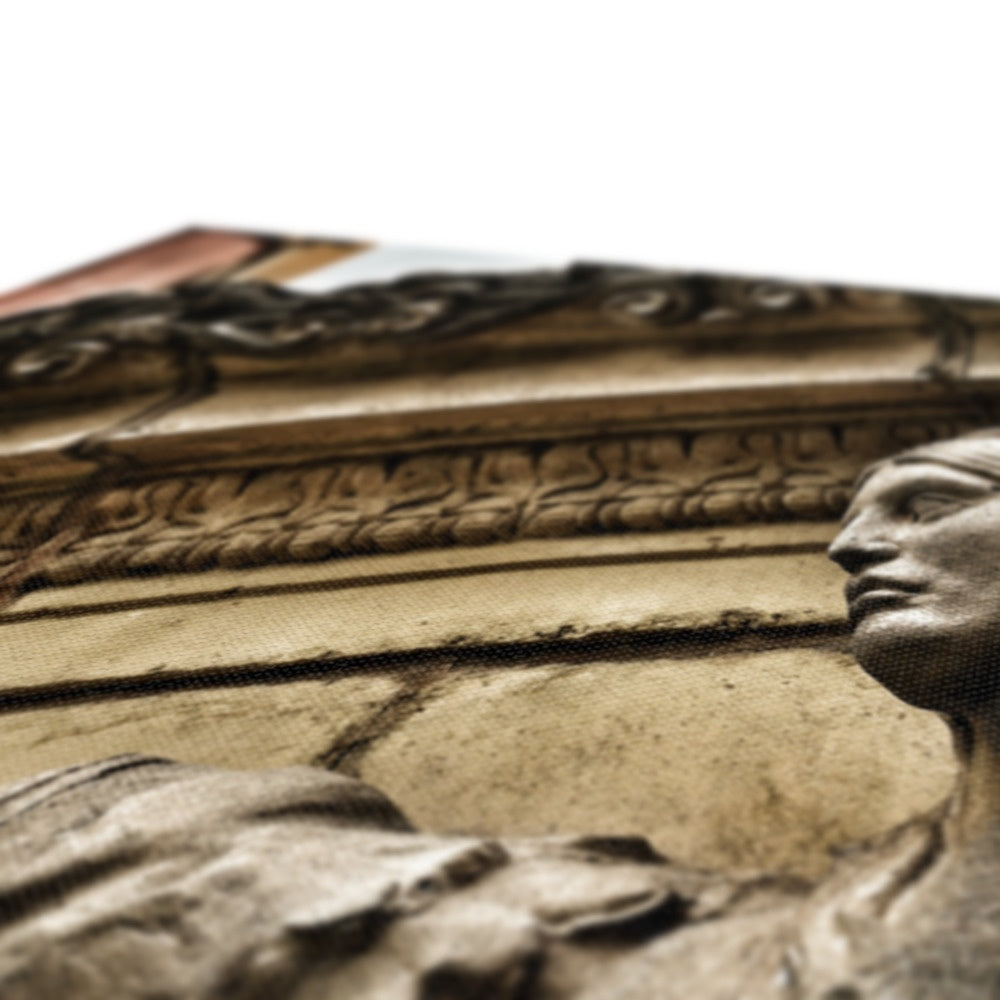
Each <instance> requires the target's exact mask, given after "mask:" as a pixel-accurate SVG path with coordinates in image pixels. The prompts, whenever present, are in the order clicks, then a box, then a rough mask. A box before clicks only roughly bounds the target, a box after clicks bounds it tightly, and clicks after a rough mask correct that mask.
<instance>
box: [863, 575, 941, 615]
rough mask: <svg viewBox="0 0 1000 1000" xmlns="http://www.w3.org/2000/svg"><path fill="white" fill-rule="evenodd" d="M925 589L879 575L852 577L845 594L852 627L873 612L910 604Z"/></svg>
mask: <svg viewBox="0 0 1000 1000" xmlns="http://www.w3.org/2000/svg"><path fill="white" fill-rule="evenodd" d="M923 589H924V588H923V587H922V586H920V585H919V584H915V583H909V582H908V581H906V580H895V579H892V578H891V577H886V576H881V575H880V574H877V573H862V574H861V575H860V576H855V577H851V579H850V580H849V581H848V583H847V586H846V587H845V588H844V593H845V595H846V597H847V613H848V617H849V618H850V621H851V624H852V625H857V623H858V622H859V621H861V619H862V618H864V617H865V616H866V615H869V614H871V613H872V612H875V611H879V610H882V609H885V608H896V607H900V606H902V605H905V604H908V603H909V601H910V599H911V598H912V597H913V595H914V594H918V593H920V592H921V591H922V590H923Z"/></svg>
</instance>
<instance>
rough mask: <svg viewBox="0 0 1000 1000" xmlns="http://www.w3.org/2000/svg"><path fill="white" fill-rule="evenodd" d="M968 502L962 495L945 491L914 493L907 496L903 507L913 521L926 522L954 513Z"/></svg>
mask: <svg viewBox="0 0 1000 1000" xmlns="http://www.w3.org/2000/svg"><path fill="white" fill-rule="evenodd" d="M966 503H967V501H965V500H963V499H962V498H960V497H956V496H948V495H947V494H944V493H914V494H913V495H912V496H910V497H907V498H906V500H905V501H904V504H903V509H904V511H905V513H906V514H907V515H908V516H909V518H910V520H911V521H914V522H918V523H926V522H928V521H937V520H939V519H940V518H942V517H947V516H948V515H949V514H954V513H955V512H956V511H957V510H961V509H962V508H963V507H965V506H966Z"/></svg>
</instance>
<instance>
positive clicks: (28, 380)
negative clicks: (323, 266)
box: [0, 265, 906, 387]
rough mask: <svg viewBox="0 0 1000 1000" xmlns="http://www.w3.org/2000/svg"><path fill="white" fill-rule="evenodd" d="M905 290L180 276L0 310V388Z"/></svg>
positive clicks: (558, 276) (878, 302)
mask: <svg viewBox="0 0 1000 1000" xmlns="http://www.w3.org/2000/svg"><path fill="white" fill-rule="evenodd" d="M905 301H906V297H905V296H902V295H899V294H896V293H886V292H864V291H859V290H857V289H846V288H837V287H833V286H821V285H800V284H793V283H788V282H776V281H761V280H742V279H727V278H719V277H716V276H707V275H698V274H677V273H670V272H663V271H652V270H645V269H640V268H623V267H602V266H597V265H576V266H574V267H570V268H567V269H566V270H563V271H539V272H527V273H521V274H481V275H453V274H451V275H444V274H426V275H415V276H410V277H406V278H403V279H400V280H398V281H394V282H391V283H385V284H371V285H361V286H357V287H354V288H347V289H342V290H338V291H334V292H331V293H327V294H319V295H311V294H304V293H300V292H295V291H292V290H290V289H286V288H281V287H278V286H275V285H267V284H263V283H249V282H248V283H244V284H235V283H223V284H216V285H211V284H187V285H180V286H177V287H175V288H173V289H170V290H169V291H166V292H162V293H157V294H119V295H110V296H102V297H99V298H94V299H89V300H84V301H81V302H76V303H73V304H71V305H68V306H63V307H60V308H56V309H48V310H42V311H38V312H32V313H26V314H22V315H18V316H14V317H11V318H9V319H6V320H4V321H2V322H0V387H3V386H7V387H13V386H19V385H39V384H46V383H50V382H60V381H69V380H73V379H76V378H78V377H81V376H83V375H84V374H85V373H86V372H88V371H90V370H91V369H93V368H94V367H95V366H99V365H101V364H103V363H108V362H110V361H112V360H113V359H114V357H115V356H116V354H119V353H120V352H121V351H122V350H123V349H125V348H140V349H145V350H153V351H155V352H162V353H163V354H164V355H165V356H167V357H178V356H181V357H183V356H186V355H197V356H199V357H201V358H202V359H203V360H208V359H211V358H213V357H221V356H227V355H243V356H250V357H258V358H267V357H271V356H274V357H286V356H294V355H297V354H303V353H308V352H309V351H310V350H312V349H314V348H317V347H320V346H322V345H324V344H330V343H335V342H340V341H361V342H370V341H379V340H382V341H385V340H399V339H404V338H411V337H420V338H421V339H431V338H435V339H444V338H453V337H460V336H463V335H466V334H469V333H472V332H475V331H477V330H481V329H484V328H487V327H491V326H497V325H499V324H502V323H506V322H510V321H513V320H517V319H521V318H524V317H526V316H530V315H533V314H535V313H538V312H543V311H545V310H550V309H554V308H556V307H559V306H563V305H567V304H570V303H572V304H575V305H578V306H581V307H584V308H590V309H593V310H595V311H596V312H597V313H599V314H601V315H603V316H604V317H605V318H606V319H608V320H610V321H612V322H621V323H626V324H636V323H638V324H642V325H645V326H648V327H652V328H664V329H668V328H671V327H675V326H678V325H680V324H691V323H693V324H696V325H697V324H703V325H710V324H711V323H713V322H718V321H720V320H731V319H744V318H753V317H755V316H775V315H787V316H794V315H798V314H817V313H822V312H824V311H825V310H829V309H830V308H832V307H834V306H841V307H847V308H855V309H857V308H864V309H872V308H875V309H898V308H899V307H900V305H901V304H903V303H905Z"/></svg>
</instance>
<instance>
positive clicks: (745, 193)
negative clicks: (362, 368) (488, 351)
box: [0, 0, 1000, 295]
mask: <svg viewBox="0 0 1000 1000" xmlns="http://www.w3.org/2000/svg"><path fill="white" fill-rule="evenodd" d="M994 11H997V13H994ZM0 30H2V34H3V57H2V60H0V95H2V96H0V101H2V105H0V107H2V115H0V179H2V182H3V183H2V185H0V192H2V195H0V198H2V201H0V289H7V288H10V287H13V286H16V285H18V284H19V283H23V282H27V281H30V280H33V279H35V278H39V277H42V276H44V275H46V274H48V273H50V272H53V271H56V270H59V269H61V268H64V267H67V266H70V265H74V264H77V263H80V262H84V261H87V260H88V259H92V258H94V257H97V256H99V255H102V254H104V253H107V252H109V251H113V250H116V249H120V248H122V247H124V246H127V245H129V244H131V243H134V242H137V241H141V240H144V239H147V238H149V237H152V236H156V235H159V234H162V233H164V232H166V231H170V230H173V229H175V228H178V227H179V226H181V225H185V224H189V223H205V224H216V225H221V226H235V227H244V228H253V229H264V230H276V231H292V232H300V233H316V234H329V235H345V236H365V237H374V238H377V239H380V240H383V241H390V242H395V243H403V244H437V245H441V246H444V247H467V248H469V249H471V250H480V251H497V252H503V253H510V254H517V255H523V256H528V257H533V258H541V259H545V260H553V261H561V260H568V259H589V260H598V259H603V260H619V261H625V262H643V263H652V264H662V265H668V266H674V267H697V268H715V269H719V270H724V271H730V272H744V273H757V274H768V275H786V276H791V277H816V278H828V279H836V280H846V281H857V282H864V283H868V284H876V285H888V286H911V287H922V288H927V289H948V290H954V291H968V292H974V293H976V292H978V293H992V294H996V295H1000V259H998V249H997V234H998V233H1000V170H998V168H1000V156H998V148H1000V141H998V138H997V135H998V132H1000V122H998V119H1000V100H998V99H1000V86H998V84H1000V7H998V6H997V5H995V4H993V3H991V2H981V3H969V2H962V0H957V2H956V0H953V2H951V3H949V4H929V3H926V4H925V3H920V2H916V0H911V2H910V3H897V2H884V0H867V2H863V3H858V2H853V0H838V2H836V3H832V2H816V0H814V2H807V0H798V2H795V3H786V2H769V0H743V2H740V3H735V2H733V3H727V2H712V0H687V2H683V3H679V2H632V0H614V2H609V0H604V2H603V3H600V4H597V3H588V2H586V0H577V2H575V3H563V2H554V0H550V2H547V0H534V2H533V3H527V2H520V0H497V2H495V3H486V2H483V0H479V2H476V0H465V2H464V3H451V2H438V0H408V2H406V3H392V2H385V0H358V2H350V3H348V2H344V0H327V2H294V0H285V2H283V3H269V4H260V3H252V2H244V3H230V2H221V0H214V2H213V0H199V2H190V0H171V2H169V3H167V2H147V3H137V2H135V0H130V2H128V3H118V2H102V0H85V2H79V0H77V2H73V3H71V2H65V3H58V2H46V0H31V2H30V3H29V2H19V3H13V2H10V3H8V4H6V5H5V6H4V10H3V14H2V23H0Z"/></svg>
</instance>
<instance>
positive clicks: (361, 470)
mask: <svg viewBox="0 0 1000 1000" xmlns="http://www.w3.org/2000/svg"><path fill="white" fill-rule="evenodd" d="M960 427H961V425H960V424H958V423H956V422H955V421H951V422H943V421H942V422H937V423H925V424H917V423H913V424H900V425H879V424H857V425H846V426H842V427H829V426H826V427H806V428H786V429H783V430H771V431H753V432H734V431H729V432H723V431H713V432H708V431H706V432H702V433H698V434H693V435H687V434H682V433H668V434H659V435H648V436H642V437H638V436H637V437H629V438H619V439H614V438H610V439H608V438H605V439H601V440H598V441H576V442H563V443H558V444H549V445H546V446H508V447H491V448H478V449H472V448H470V449H467V450H451V451H447V452H437V453H424V454H419V455H414V456H409V457H395V458H382V459H367V460H350V461H336V462H325V463H311V464H308V465H305V464H304V465H296V466H289V467H278V468H270V469H266V470H243V471H239V470H237V471H219V472H212V473H205V474H198V475H185V476H173V477H167V478H160V479H153V480H148V481H144V482H132V483H121V484H119V485H117V486H115V487H113V488H110V489H107V490H104V491H102V492H97V493H94V494H93V495H91V496H89V497H87V498H86V499H85V500H84V501H83V502H81V501H79V500H77V501H74V503H75V504H76V506H75V507H74V508H73V517H74V518H75V519H76V521H78V522H79V523H84V524H86V526H87V530H86V534H85V535H84V537H82V538H80V539H79V540H78V541H77V542H75V544H73V545H71V546H69V547H68V548H67V549H66V550H65V551H63V552H62V553H61V554H60V555H59V556H58V557H57V558H56V559H54V560H53V561H51V562H50V563H48V564H47V565H46V568H45V571H44V578H45V579H48V580H51V581H53V582H73V581H79V580H84V579H88V578H94V577H106V576H121V575H127V574H130V573H142V572H163V571H170V572H177V571H194V570H203V569H210V568H213V567H217V566H221V567H246V566H255V565H266V564H272V563H275V562H308V561H316V560H322V559H328V558H333V557H337V556H346V555H363V554H370V553H377V552H396V551H405V550H412V549H422V548H435V547H441V546H451V545H480V544H488V543H491V542H499V541H507V540H512V539H516V538H566V537H573V536H577V535H589V534H599V533H623V532H634V531H655V530H661V529H666V528H671V527H678V526H681V527H683V526H692V527H693V526H697V525H711V524H734V523H740V522H744V521H751V522H757V521H782V520H785V521H787V520H829V519H833V518H835V517H837V516H839V514H840V512H841V511H842V510H843V507H844V505H845V503H846V499H847V496H848V493H849V491H850V488H851V485H852V483H853V481H854V479H855V477H856V475H857V473H858V472H859V471H860V469H861V468H862V467H863V466H864V465H865V464H867V462H869V461H871V460H873V459H875V458H877V457H881V456H882V455H885V454H889V453H891V452H892V451H894V450H898V449H899V448H900V447H902V446H905V445H907V444H913V443H918V442H920V441H923V440H930V439H934V438H941V437H946V436H949V435H951V434H953V433H955V431H956V428H960ZM66 504H67V501H66V499H65V498H64V497H52V496H49V497H45V498H40V499H38V500H36V501H34V502H29V503H25V502H23V501H20V500H19V501H16V502H14V501H10V502H8V504H7V505H6V508H5V509H4V511H3V515H2V516H3V523H2V527H0V562H6V563H10V562H14V561H16V560H18V559H20V558H21V557H23V555H24V554H26V553H27V552H29V551H30V550H31V548H32V546H34V545H37V543H38V540H39V539H44V538H46V537H50V536H51V535H52V534H53V533H54V532H55V531H56V530H57V529H58V528H59V527H64V526H65V525H64V521H65V518H66Z"/></svg>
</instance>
